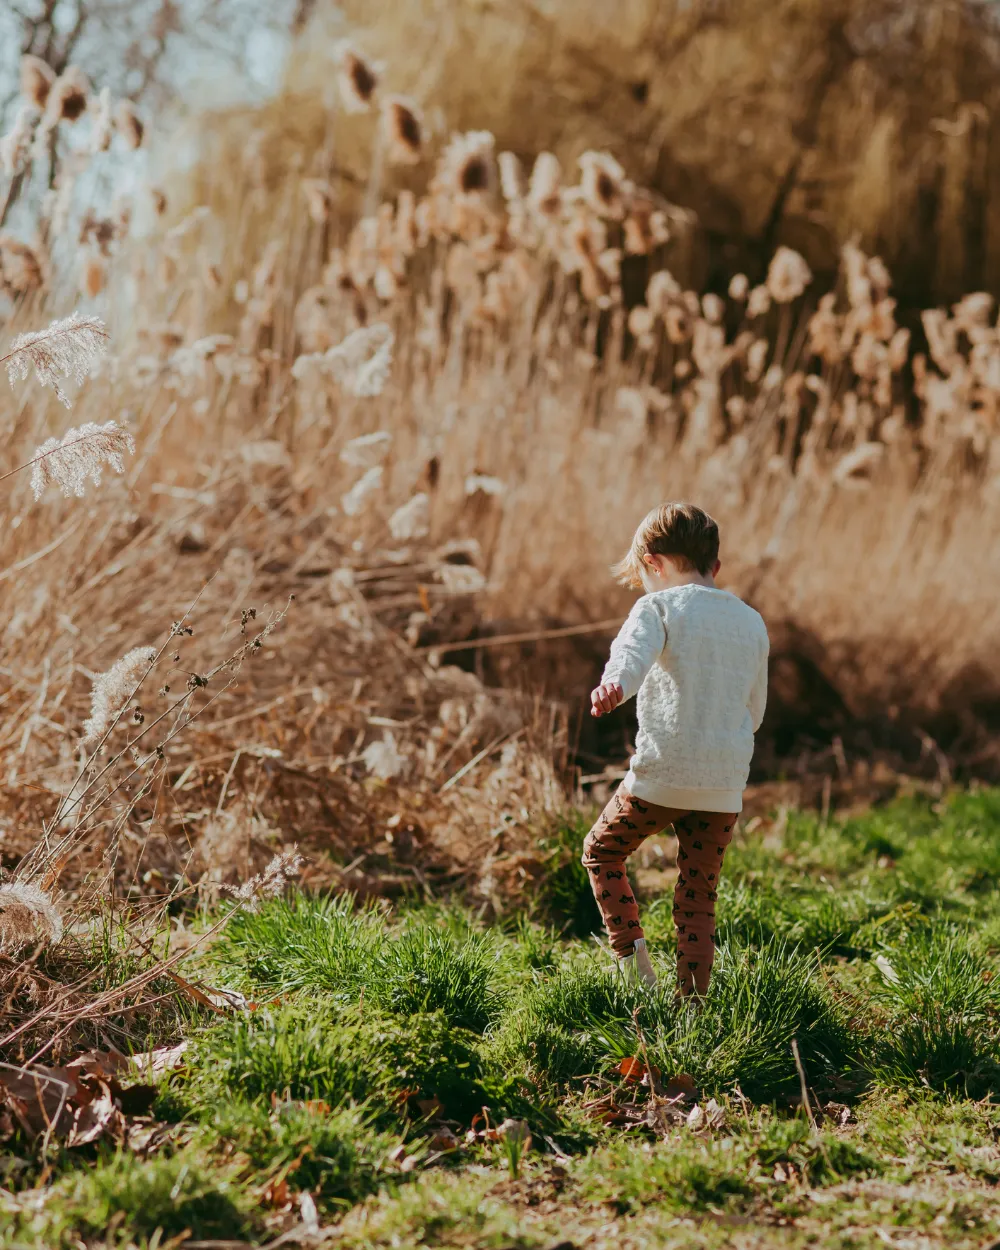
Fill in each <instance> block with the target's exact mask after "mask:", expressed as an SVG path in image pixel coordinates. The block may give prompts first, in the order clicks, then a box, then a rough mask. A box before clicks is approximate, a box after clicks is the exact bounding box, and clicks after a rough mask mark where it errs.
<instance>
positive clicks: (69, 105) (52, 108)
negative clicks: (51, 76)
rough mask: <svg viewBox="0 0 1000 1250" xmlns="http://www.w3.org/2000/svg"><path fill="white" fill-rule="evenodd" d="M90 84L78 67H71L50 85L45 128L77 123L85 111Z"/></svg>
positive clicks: (88, 98)
mask: <svg viewBox="0 0 1000 1250" xmlns="http://www.w3.org/2000/svg"><path fill="white" fill-rule="evenodd" d="M89 101H90V83H89V82H88V80H87V75H86V74H85V73H84V72H83V70H82V69H80V68H79V66H76V65H71V66H70V67H69V68H68V69H66V70H64V71H63V73H62V74H60V75H59V77H58V78H57V79H56V81H55V82H54V83H53V84H52V89H51V90H50V91H49V94H48V98H47V100H46V103H45V126H46V127H47V128H48V129H50V130H51V129H52V128H53V127H54V126H56V125H58V124H59V122H75V121H78V120H79V119H80V118H81V117H82V116H83V115H84V113H85V112H86V111H87V105H88V103H89Z"/></svg>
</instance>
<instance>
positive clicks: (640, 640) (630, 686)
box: [590, 597, 667, 716]
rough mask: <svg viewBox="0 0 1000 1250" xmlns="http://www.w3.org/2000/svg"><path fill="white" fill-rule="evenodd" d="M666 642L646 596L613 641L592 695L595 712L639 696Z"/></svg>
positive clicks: (664, 631)
mask: <svg viewBox="0 0 1000 1250" xmlns="http://www.w3.org/2000/svg"><path fill="white" fill-rule="evenodd" d="M666 645H667V630H666V626H665V625H664V623H663V618H662V617H661V616H660V614H659V612H658V611H657V610H656V608H655V607H654V605H653V604H652V603H651V602H650V601H649V599H648V598H647V597H643V598H642V599H640V600H639V601H638V603H637V604H636V605H635V607H634V608H633V609H632V611H631V612H630V613H629V615H628V620H627V621H626V622H625V624H624V625H623V626H622V627H621V630H620V632H619V634H618V637H617V638H616V639H615V640H614V642H613V643H612V644H611V658H610V659H609V660H608V663H607V667H606V668H605V670H604V676H603V677H602V678H601V684H600V685H599V686H598V687H597V689H596V690H595V691H594V692H593V694H592V695H591V696H590V701H591V712H592V714H593V715H594V716H601V715H602V714H603V713H605V712H610V711H612V710H613V709H614V708H616V707H617V706H618V704H619V703H624V702H625V701H626V700H627V699H631V698H633V697H634V696H635V695H637V694H638V693H639V687H640V686H641V685H642V683H643V680H644V678H645V676H646V674H647V673H648V672H649V670H650V669H651V668H652V667H653V665H654V664H655V663H656V660H657V657H658V656H659V655H660V654H661V652H662V651H663V648H664V647H665V646H666ZM609 704H610V706H609Z"/></svg>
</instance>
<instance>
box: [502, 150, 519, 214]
mask: <svg viewBox="0 0 1000 1250" xmlns="http://www.w3.org/2000/svg"><path fill="white" fill-rule="evenodd" d="M498 164H499V166H500V190H501V191H502V192H503V198H504V199H505V200H506V201H507V203H508V204H516V203H518V202H519V201H520V200H521V199H522V198H523V197H524V171H523V170H522V168H521V162H520V161H519V160H518V159H517V157H516V156H515V155H514V153H513V152H501V153H500V156H499V157H498Z"/></svg>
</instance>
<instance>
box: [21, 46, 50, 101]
mask: <svg viewBox="0 0 1000 1250" xmlns="http://www.w3.org/2000/svg"><path fill="white" fill-rule="evenodd" d="M55 80H56V75H55V71H54V70H53V69H52V68H51V67H50V66H49V65H47V64H46V63H45V62H44V61H43V60H42V59H41V57H38V56H32V55H31V54H30V53H28V54H26V55H24V56H22V57H21V95H23V96H24V98H25V99H26V100H28V101H30V102H31V103H32V104H33V105H34V106H35V108H37V109H44V108H45V102H46V100H48V98H49V92H50V91H51V90H52V84H53V83H54V82H55Z"/></svg>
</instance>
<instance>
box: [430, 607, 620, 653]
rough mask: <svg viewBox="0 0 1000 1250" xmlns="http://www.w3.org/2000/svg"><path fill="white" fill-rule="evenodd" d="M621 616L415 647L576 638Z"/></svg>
mask: <svg viewBox="0 0 1000 1250" xmlns="http://www.w3.org/2000/svg"><path fill="white" fill-rule="evenodd" d="M620 624H621V617H618V616H616V617H613V618H612V619H611V620H608V621H595V622H594V623H593V624H592V625H568V626H566V627H565V628H563V629H541V630H537V629H536V630H532V631H531V632H530V633H526V634H496V635H495V636H494V637H492V638H466V639H465V640H464V641H462V642H439V643H433V644H431V645H429V646H426V647H417V648H415V649H416V651H417V652H418V653H420V654H423V653H427V652H431V651H433V652H435V653H436V654H437V655H444V654H445V653H446V652H448V651H475V650H478V649H479V648H480V647H505V646H507V645H508V644H513V643H516V642H544V641H545V640H546V639H548V638H576V637H578V636H580V635H582V634H601V633H604V632H605V630H609V629H617V627H618V626H619V625H620Z"/></svg>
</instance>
